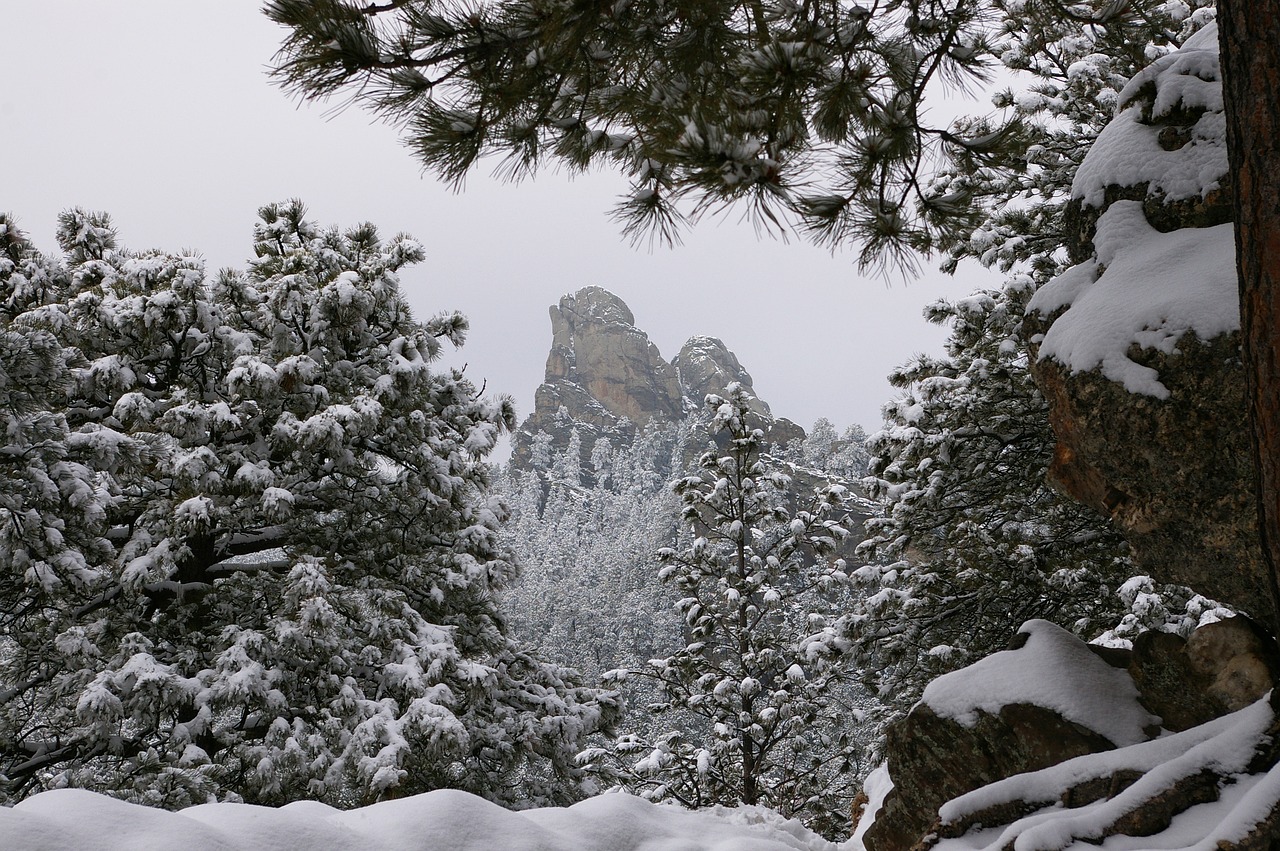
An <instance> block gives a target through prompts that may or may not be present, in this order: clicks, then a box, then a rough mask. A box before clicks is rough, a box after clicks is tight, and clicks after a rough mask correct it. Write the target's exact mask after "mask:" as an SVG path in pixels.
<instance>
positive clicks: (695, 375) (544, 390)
mask: <svg viewBox="0 0 1280 851" xmlns="http://www.w3.org/2000/svg"><path fill="white" fill-rule="evenodd" d="M550 314H551V352H550V354H548V356H547V370H546V377H545V379H544V381H543V383H542V385H541V386H540V387H539V388H538V390H537V392H536V393H535V394H534V410H533V413H531V414H530V415H529V417H528V418H527V419H526V420H525V421H524V423H523V424H522V425H521V428H520V430H519V432H518V433H517V434H516V440H515V447H514V454H513V459H512V460H513V463H514V464H515V465H516V466H517V467H527V466H528V465H529V463H530V459H531V451H532V441H533V437H534V436H535V435H536V434H537V433H538V432H539V431H542V432H546V433H547V434H549V435H550V436H551V438H552V443H551V446H552V448H553V450H558V449H562V448H563V447H565V446H567V445H568V442H569V436H570V433H571V432H572V431H573V430H574V429H576V430H577V431H578V439H579V441H580V444H581V446H582V452H583V454H584V457H586V456H587V455H589V453H590V452H591V448H592V446H594V444H595V442H596V440H598V439H600V438H602V437H604V438H608V439H609V440H610V441H611V442H612V443H613V444H614V445H615V446H618V445H624V444H626V443H629V442H630V441H631V440H632V439H633V438H634V436H635V431H636V429H637V428H638V427H643V426H647V425H649V424H650V423H654V422H664V421H665V422H677V421H679V420H681V419H682V418H683V417H684V416H685V415H686V414H687V413H689V412H691V411H696V410H701V408H702V400H703V398H704V397H706V395H707V394H709V393H719V392H721V391H723V390H724V388H725V386H726V385H727V384H729V383H730V382H733V381H737V382H739V383H740V384H742V385H743V386H744V387H746V388H747V389H748V390H752V385H751V375H750V374H749V373H748V372H747V371H746V370H745V369H744V368H743V367H742V364H741V363H739V362H738V358H737V356H735V355H734V353H733V352H732V351H730V350H729V348H728V347H727V346H725V344H724V343H723V342H722V341H720V340H718V339H716V338H715V337H703V336H698V337H693V338H692V339H690V340H689V342H687V343H685V345H684V347H683V348H682V349H681V350H680V354H679V355H677V356H676V358H675V360H674V361H672V362H670V363H668V362H667V361H666V360H665V359H664V358H663V357H662V354H661V353H660V352H659V351H658V348H657V346H655V345H654V344H653V343H652V342H650V340H649V336H648V335H647V334H646V333H645V332H644V331H641V330H640V329H639V328H637V327H636V326H635V316H634V315H633V314H632V313H631V310H630V308H628V307H627V305H626V303H624V302H623V301H622V299H620V298H618V297H617V296H616V295H614V294H613V293H611V292H609V291H608V290H606V289H603V288H602V287H584V288H582V289H580V290H578V291H577V292H574V293H570V294H568V295H565V296H564V297H562V298H561V299H560V301H559V303H558V304H556V305H554V306H552V307H551V310H550ZM752 392H753V393H754V391H752ZM753 407H754V408H755V411H756V413H757V414H759V415H760V417H761V419H762V421H763V425H764V427H765V428H766V430H767V432H768V433H769V435H770V439H771V440H772V441H773V442H775V443H785V442H788V441H790V440H795V439H803V438H804V430H803V429H801V428H800V427H799V426H797V425H795V424H794V423H792V422H790V421H788V420H781V419H775V418H774V417H773V416H772V414H771V412H770V410H769V405H768V404H767V403H765V402H764V401H763V400H759V399H758V400H756V403H755V405H754V406H753Z"/></svg>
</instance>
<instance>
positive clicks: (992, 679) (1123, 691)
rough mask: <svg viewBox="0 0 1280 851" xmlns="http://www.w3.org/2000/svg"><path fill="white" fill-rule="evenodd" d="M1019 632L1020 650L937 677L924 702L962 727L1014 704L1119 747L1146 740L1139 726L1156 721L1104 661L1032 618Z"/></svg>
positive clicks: (1126, 681) (1068, 635)
mask: <svg viewBox="0 0 1280 851" xmlns="http://www.w3.org/2000/svg"><path fill="white" fill-rule="evenodd" d="M1018 632H1019V634H1023V635H1026V636H1027V640H1026V643H1025V644H1024V645H1022V646H1021V647H1019V648H1018V649H1016V650H1002V651H1000V652H999V653H993V654H992V655H990V656H988V657H986V658H985V659H982V660H980V661H978V662H976V663H974V664H973V665H970V666H969V667H967V668H962V669H961V670H959V671H953V672H952V673H950V674H945V675H943V676H941V677H939V678H937V679H936V680H934V681H933V682H931V683H929V685H928V687H926V688H925V690H924V696H923V697H922V698H921V702H922V703H924V704H925V705H927V706H928V707H929V708H930V709H932V710H933V711H934V713H935V714H937V715H938V716H939V717H943V718H950V719H952V720H954V721H957V722H959V723H960V724H963V725H965V726H967V727H971V726H973V725H974V724H976V723H977V722H978V713H979V712H983V713H987V714H989V715H997V714H999V712H1000V710H1001V708H1002V707H1005V706H1009V705H1011V704H1015V703H1025V704H1031V705H1033V706H1040V707H1044V708H1045V709H1051V710H1053V711H1054V712H1057V713H1058V714H1059V715H1061V716H1062V717H1063V718H1065V719H1066V720H1068V721H1071V722H1074V723H1076V724H1079V725H1080V726H1082V727H1085V728H1087V729H1089V730H1092V731H1093V732H1095V733H1097V734H1099V735H1101V736H1104V737H1106V738H1107V739H1109V740H1110V741H1111V742H1113V743H1115V744H1116V745H1120V746H1123V745H1130V744H1134V743H1137V742H1141V741H1144V740H1146V739H1147V735H1146V733H1145V732H1144V728H1146V727H1149V726H1151V725H1154V724H1159V723H1160V719H1159V718H1156V717H1155V716H1153V715H1152V714H1151V713H1149V712H1147V710H1145V709H1143V708H1142V705H1141V704H1140V703H1139V702H1138V690H1137V688H1136V687H1135V686H1134V684H1133V680H1132V679H1131V678H1130V677H1129V675H1128V674H1127V673H1126V672H1124V671H1123V670H1120V669H1118V668H1113V667H1111V666H1110V665H1108V664H1107V663H1106V662H1104V661H1102V659H1100V658H1099V657H1098V656H1096V655H1095V654H1094V653H1093V652H1092V651H1091V650H1089V648H1088V646H1087V645H1085V644H1084V642H1082V641H1081V640H1080V639H1078V638H1076V637H1075V636H1074V635H1072V634H1071V633H1069V632H1067V631H1066V630H1065V629H1062V628H1061V627H1059V626H1056V625H1054V624H1052V623H1049V622H1048V621H1044V620H1031V621H1027V622H1026V623H1025V624H1023V625H1022V628H1021V629H1019V630H1018Z"/></svg>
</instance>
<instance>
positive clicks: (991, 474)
mask: <svg viewBox="0 0 1280 851" xmlns="http://www.w3.org/2000/svg"><path fill="white" fill-rule="evenodd" d="M1207 5H1208V4H1207V3H1205V2H1190V3H1183V2H1173V3H1156V2H1135V3H1130V4H1126V5H1125V6H1124V7H1122V8H1121V7H1114V6H1107V7H1106V9H1104V10H1100V11H1098V12H1097V13H1096V14H1094V13H1092V12H1090V13H1088V14H1086V13H1085V12H1084V11H1083V7H1081V10H1079V11H1078V13H1077V14H1073V15H1064V14H1060V13H1059V12H1060V11H1061V7H1060V6H1059V4H1056V3H1044V2H1025V0H1016V2H1013V1H1012V0H1010V2H1004V0H1001V2H998V3H997V4H996V6H997V7H998V8H999V10H1000V15H1001V19H1002V21H1003V23H1002V26H1001V36H1000V40H999V42H998V46H997V53H998V54H999V56H1000V57H1001V59H1002V61H1003V62H1004V63H1005V65H1006V66H1007V67H1008V68H1009V69H1010V70H1014V71H1020V72H1025V73H1029V74H1030V75H1031V76H1032V83H1031V85H1030V86H1029V89H1028V90H1027V91H1023V92H1021V93H1019V94H1016V95H1015V94H1014V93H1013V92H1012V91H1003V92H1000V93H997V95H996V96H995V102H996V104H997V105H998V106H1002V107H1007V108H1009V109H1012V110H1014V111H1015V112H1016V113H1017V114H1018V116H1019V119H1020V121H1021V124H1022V126H1023V128H1024V132H1026V133H1027V134H1028V138H1029V139H1030V140H1031V142H1032V144H1031V145H1030V147H1029V148H1028V150H1027V158H1026V160H1025V161H1024V162H1023V163H1022V167H1011V166H1013V165H1015V164H1013V163H1010V162H1003V163H1001V162H999V161H996V160H993V159H991V158H989V157H986V158H984V157H971V158H968V159H963V160H961V163H962V165H963V166H964V168H961V169H959V170H957V171H948V172H944V173H943V174H941V175H939V176H938V178H937V181H936V182H935V184H934V187H933V189H932V190H931V191H933V192H934V193H935V194H956V195H964V196H966V197H969V198H970V199H971V201H972V207H971V210H970V213H971V214H972V215H973V216H974V219H973V224H972V227H971V229H970V231H969V235H968V236H967V237H966V238H964V239H960V240H959V241H956V242H952V243H949V248H950V252H951V256H950V258H949V261H948V265H949V266H950V267H951V268H953V269H954V267H955V265H956V264H957V263H958V262H959V261H960V260H962V259H966V258H969V259H977V260H979V261H980V262H981V263H983V264H984V265H988V266H998V267H999V268H1001V269H1002V270H1004V271H1010V270H1011V269H1015V268H1016V269H1020V270H1022V271H1021V272H1020V273H1019V274H1016V275H1014V276H1013V277H1011V278H1010V280H1008V281H1007V282H1006V283H1005V284H1004V285H1003V286H1002V287H1000V288H998V289H992V290H983V291H980V292H977V293H974V294H973V295H972V296H970V297H968V298H966V299H960V300H957V301H954V302H939V303H937V304H934V305H932V306H930V307H929V309H928V310H927V311H926V316H927V318H928V319H929V320H930V321H932V322H935V323H938V324H947V325H949V326H950V327H951V335H950V338H949V339H948V342H947V354H946V355H945V356H943V357H919V358H916V359H915V360H913V361H912V362H910V363H908V364H906V365H905V366H903V367H902V368H900V369H899V370H897V371H895V372H894V373H893V374H892V375H891V376H890V380H891V381H892V382H893V384H894V385H895V386H897V387H900V388H902V389H903V391H904V395H903V396H902V397H901V398H899V399H897V400H895V401H894V402H891V403H889V404H888V405H887V406H886V408H885V418H886V426H885V428H884V430H882V431H881V432H879V433H878V434H876V435H873V436H872V439H871V441H870V448H871V451H872V452H873V453H874V454H875V455H876V456H878V457H876V458H875V459H873V461H872V469H871V473H872V477H871V479H870V488H871V490H872V492H873V493H874V494H875V495H877V496H878V497H880V498H881V499H882V501H883V502H884V515H883V516H882V517H881V518H879V519H877V520H873V521H872V522H871V523H870V524H869V529H870V531H871V536H870V538H869V539H868V541H867V542H866V544H865V548H864V549H865V552H867V553H868V554H875V555H876V556H877V557H878V559H879V562H878V564H876V565H872V566H867V567H864V568H862V569H861V570H859V571H857V573H856V574H855V576H856V577H857V578H858V579H859V580H860V581H861V583H862V584H863V590H864V596H863V597H862V602H861V603H860V605H859V608H860V611H859V613H858V614H857V615H856V616H855V617H854V618H851V619H850V620H849V621H848V622H847V623H850V624H852V625H853V631H854V634H855V635H856V636H857V644H858V646H859V648H860V651H859V656H860V659H861V660H862V667H863V669H864V670H865V671H868V672H869V673H871V674H872V678H873V679H874V680H875V682H876V685H877V686H878V690H879V692H880V693H881V695H882V697H883V698H884V699H886V700H888V701H890V702H891V703H893V704H895V705H896V706H898V707H899V708H903V707H906V706H909V705H910V704H911V703H912V702H914V700H915V699H916V697H918V695H919V692H920V690H921V689H922V688H923V686H924V684H925V683H926V682H928V680H929V679H930V678H931V677H932V676H934V675H936V674H938V673H941V672H943V671H947V670H952V669H954V668H956V667H960V666H962V665H964V664H967V663H968V662H970V661H972V660H973V659H975V658H977V657H980V656H983V655H985V654H987V653H989V652H992V651H994V650H997V649H1000V648H1002V647H1003V646H1004V644H1005V642H1006V641H1007V640H1008V638H1009V636H1010V635H1011V634H1012V633H1013V631H1014V630H1016V629H1017V627H1018V625H1020V624H1021V623H1022V622H1023V620H1025V619H1027V618H1030V617H1043V618H1047V619H1049V620H1053V621H1055V622H1057V623H1059V624H1061V625H1062V626H1065V627H1068V628H1072V629H1075V630H1076V631H1077V632H1079V633H1081V634H1083V635H1085V636H1086V637H1090V638H1091V637H1093V636H1095V635H1097V634H1098V633H1100V632H1103V631H1104V630H1107V629H1108V628H1109V627H1116V626H1117V624H1120V628H1119V629H1118V631H1117V630H1113V631H1112V632H1111V633H1110V634H1111V635H1112V636H1113V637H1116V638H1123V637H1126V636H1132V634H1133V632H1134V631H1135V630H1136V629H1138V628H1139V627H1148V626H1154V625H1156V624H1157V622H1160V625H1162V626H1165V627H1166V628H1169V627H1171V626H1172V625H1181V628H1184V629H1185V628H1187V627H1188V626H1193V625H1194V623H1195V621H1196V617H1194V615H1195V614H1197V612H1198V610H1199V609H1201V608H1203V607H1206V606H1211V605H1213V604H1211V603H1210V602H1209V601H1206V600H1203V599H1200V598H1196V597H1195V596H1194V595H1188V594H1187V593H1186V592H1185V589H1171V588H1167V589H1160V590H1159V592H1158V594H1157V595H1156V596H1160V595H1163V599H1162V601H1161V602H1160V603H1155V602H1154V601H1153V599H1152V593H1151V592H1153V591H1154V589H1151V588H1149V586H1150V581H1149V580H1139V581H1138V582H1137V583H1136V584H1135V583H1129V584H1127V585H1125V584H1122V583H1125V581H1126V579H1127V578H1128V576H1129V572H1130V571H1129V562H1128V559H1127V557H1126V556H1125V554H1124V546H1123V543H1122V542H1121V540H1120V538H1119V537H1118V535H1117V534H1116V533H1115V532H1114V530H1113V529H1112V528H1111V526H1110V524H1109V522H1108V521H1107V520H1106V519H1105V518H1103V517H1101V516H1098V515H1097V514H1096V513H1094V512H1092V511H1090V510H1089V509H1085V508H1083V507H1081V506H1079V505H1077V504H1075V503H1073V502H1071V501H1070V500H1068V499H1066V498H1065V497H1063V496H1061V495H1060V494H1058V493H1057V492H1056V491H1054V490H1053V489H1052V488H1050V487H1049V486H1048V484H1047V482H1046V481H1045V474H1046V472H1047V469H1048V464H1049V461H1050V459H1051V457H1052V453H1053V445H1054V441H1053V434H1052V431H1051V429H1050V426H1049V422H1048V408H1047V405H1046V404H1045V401H1044V399H1043V397H1041V395H1040V393H1039V391H1038V390H1037V389H1036V387H1035V385H1034V383H1033V382H1032V380H1031V376H1030V372H1029V360H1028V359H1029V353H1028V341H1027V340H1026V338H1025V334H1023V333H1022V330H1021V322H1022V317H1023V313H1024V309H1025V306H1026V303H1027V301H1028V300H1029V299H1030V297H1031V295H1032V294H1033V293H1034V291H1035V290H1036V288H1038V287H1039V286H1040V285H1042V284H1043V283H1045V282H1046V281H1047V280H1049V279H1050V278H1051V277H1052V276H1053V275H1055V274H1057V273H1058V272H1060V271H1062V270H1063V269H1064V268H1065V266H1066V265H1069V264H1070V262H1071V258H1069V257H1068V256H1067V252H1066V251H1065V250H1064V244H1065V243H1068V242H1069V241H1070V240H1068V237H1067V235H1068V233H1069V231H1070V229H1071V228H1073V227H1078V226H1079V225H1078V223H1076V224H1073V222H1072V219H1071V217H1072V213H1071V208H1070V204H1069V203H1068V200H1069V196H1070V187H1071V182H1072V179H1073V178H1074V176H1075V172H1076V168H1077V166H1078V165H1079V163H1080V161H1081V159H1082V158H1083V156H1084V153H1085V152H1086V151H1087V149H1088V143H1089V141H1090V140H1092V138H1093V137H1094V136H1096V135H1097V133H1098V132H1100V131H1101V129H1102V127H1103V126H1105V125H1106V123H1107V122H1108V121H1110V119H1111V117H1112V109H1113V105H1114V103H1115V100H1116V95H1117V94H1118V92H1119V89H1120V88H1122V87H1123V85H1124V84H1125V82H1127V80H1128V79H1129V77H1130V76H1131V75H1132V74H1133V73H1135V72H1136V71H1137V70H1138V69H1139V68H1141V67H1142V66H1143V65H1145V64H1146V63H1148V62H1150V61H1151V60H1153V59H1154V58H1156V57H1158V56H1160V55H1162V54H1163V53H1165V52H1167V51H1169V50H1172V49H1174V48H1176V47H1177V45H1178V44H1180V43H1181V42H1182V41H1184V40H1185V39H1186V38H1187V37H1189V36H1190V35H1191V34H1192V33H1194V32H1195V31H1196V30H1198V29H1199V28H1200V27H1202V26H1203V25H1204V24H1205V23H1206V22H1207V21H1209V20H1212V12H1213V10H1212V9H1211V8H1206V7H1207ZM981 130H982V128H981V127H979V126H978V125H973V126H971V127H969V129H968V132H972V133H979V132H981ZM958 233H962V232H958ZM1138 587H1143V588H1148V589H1149V590H1148V592H1144V593H1138V592H1136V591H1133V592H1132V593H1129V592H1130V591H1132V590H1133V589H1135V588H1138ZM1122 589H1129V590H1128V591H1124V592H1123V593H1117V592H1121V591H1122ZM1139 608H1140V609H1141V612H1139V611H1138V609H1139ZM1157 610H1158V611H1163V612H1165V613H1166V614H1167V615H1168V623H1164V622H1163V621H1161V619H1160V618H1157V617H1154V616H1153V615H1152V612H1155V611H1157Z"/></svg>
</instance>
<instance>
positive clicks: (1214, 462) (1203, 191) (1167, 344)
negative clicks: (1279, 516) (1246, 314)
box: [1023, 25, 1277, 622]
mask: <svg viewBox="0 0 1280 851" xmlns="http://www.w3.org/2000/svg"><path fill="white" fill-rule="evenodd" d="M1117 104H1118V106H1117V111H1116V115H1115V118H1114V119H1113V120H1112V121H1111V122H1110V123H1109V124H1108V125H1107V127H1106V128H1105V129H1104V130H1103V131H1102V133H1100V134H1099V136H1098V138H1097V140H1096V141H1095V142H1094V144H1093V146H1092V147H1091V148H1090V150H1089V152H1088V154H1087V155H1086V156H1085V158H1084V161H1083V162H1082V163H1081V165H1080V168H1079V170H1078V171H1077V173H1076V176H1075V180H1074V182H1073V185H1072V198H1071V201H1070V203H1069V205H1068V211H1067V215H1066V217H1065V224H1066V226H1067V229H1068V231H1069V232H1070V233H1069V238H1068V240H1067V244H1066V246H1065V248H1066V249H1067V252H1068V254H1069V255H1070V256H1071V258H1072V259H1073V260H1076V261H1080V262H1078V263H1077V264H1076V265H1075V266H1072V267H1071V268H1069V269H1067V270H1066V271H1065V272H1064V273H1063V274H1061V275H1059V276H1058V277H1057V278H1055V279H1054V280H1052V281H1050V282H1049V283H1047V284H1046V285H1045V286H1044V287H1043V288H1041V289H1040V291H1039V292H1037V293H1036V294H1035V296H1034V297H1033V298H1032V299H1031V302H1030V304H1029V306H1028V310H1027V316H1026V319H1025V322H1024V326H1023V328H1024V332H1025V333H1026V334H1027V335H1028V337H1029V340H1030V342H1031V344H1032V354H1033V363H1032V365H1031V369H1032V374H1033V375H1034V377H1035V380H1036V384H1037V385H1038V386H1039V387H1040V390H1041V391H1042V392H1043V394H1044V396H1045V399H1046V401H1047V402H1048V406H1049V419H1050V422H1051V424H1052V425H1053V430H1054V435H1055V438H1056V440H1057V446H1056V447H1055V450H1054V458H1053V463H1052V465H1051V466H1050V470H1049V476H1050V478H1051V479H1052V480H1053V481H1054V484H1055V485H1056V486H1057V487H1058V488H1059V489H1060V490H1062V491H1063V492H1064V493H1066V494H1068V495H1070V496H1071V497H1073V498H1074V499H1076V500H1078V501H1080V502H1082V503H1084V504H1086V505H1089V506H1091V507H1092V508H1094V509H1096V510H1097V511H1099V512H1100V513H1102V514H1105V515H1107V516H1108V517H1110V518H1111V520H1112V521H1113V522H1114V523H1115V525H1116V527H1117V529H1118V530H1119V531H1120V532H1121V534H1123V535H1124V537H1125V538H1126V540H1127V541H1128V542H1129V546H1130V551H1131V554H1132V556H1133V559H1134V562H1135V565H1136V567H1137V570H1138V572H1140V573H1142V574H1145V575H1148V576H1151V577H1154V578H1155V579H1156V581H1158V582H1161V583H1169V584H1176V585H1185V586H1189V587H1191V588H1193V589H1195V590H1196V591H1197V592H1198V593H1200V594H1202V595H1204V596H1205V597H1208V598H1211V599H1213V600H1216V601H1219V602H1221V603H1223V604H1225V605H1227V606H1229V607H1230V608H1232V609H1234V610H1236V611H1243V612H1246V613H1248V614H1249V615H1251V616H1253V617H1254V618H1256V619H1257V620H1259V621H1262V622H1268V621H1273V620H1274V619H1275V617H1276V616H1277V613H1276V612H1275V611H1274V610H1273V609H1274V604H1273V602H1272V596H1271V592H1270V590H1269V585H1268V582H1269V580H1268V576H1269V572H1268V571H1267V569H1266V568H1265V566H1264V565H1263V564H1262V560H1261V550H1260V549H1259V547H1258V545H1257V541H1258V534H1257V524H1256V516H1255V515H1256V511H1255V502H1256V499H1255V497H1254V483H1253V477H1254V473H1253V469H1252V464H1251V462H1250V457H1251V456H1250V446H1249V434H1248V431H1247V428H1246V424H1245V419H1244V418H1243V417H1242V416H1241V413H1240V412H1241V411H1243V410H1245V399H1244V387H1245V381H1244V368H1243V366H1242V364H1241V360H1240V355H1239V345H1240V340H1239V328H1240V314H1239V295H1238V292H1237V284H1236V267H1235V242H1234V237H1233V233H1232V225H1231V223H1230V219H1231V215H1232V209H1233V205H1232V189H1231V184H1230V181H1229V180H1227V176H1228V173H1229V171H1228V165H1227V158H1226V147H1225V145H1226V142H1225V123H1224V119H1223V101H1222V84H1221V74H1220V71H1219V66H1218V40H1217V29H1216V27H1215V26H1213V25H1210V26H1207V27H1205V28H1204V29H1203V30H1201V31H1200V32H1198V33H1196V34H1195V35H1194V36H1192V37H1191V38H1189V39H1188V40H1187V42H1186V43H1185V44H1184V45H1183V46H1182V47H1181V48H1180V49H1178V50H1175V51H1172V52H1171V53H1169V54H1167V55H1165V56H1162V57H1160V58H1158V59H1156V60H1155V61H1153V62H1152V63H1151V64H1150V65H1149V66H1148V67H1147V68H1145V69H1144V70H1142V71H1141V72H1139V73H1138V74H1137V75H1135V76H1134V78H1133V79H1132V80H1131V81H1130V82H1129V83H1128V84H1127V85H1126V86H1125V87H1124V89H1123V90H1122V91H1121V93H1120V95H1119V97H1118V99H1117ZM1188 483H1194V487H1189V486H1188Z"/></svg>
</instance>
